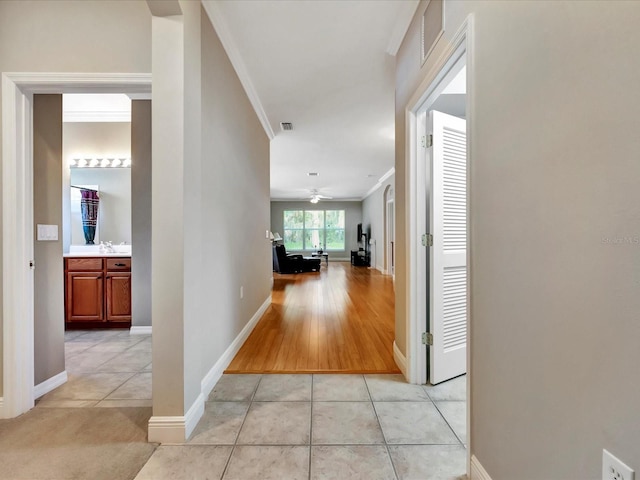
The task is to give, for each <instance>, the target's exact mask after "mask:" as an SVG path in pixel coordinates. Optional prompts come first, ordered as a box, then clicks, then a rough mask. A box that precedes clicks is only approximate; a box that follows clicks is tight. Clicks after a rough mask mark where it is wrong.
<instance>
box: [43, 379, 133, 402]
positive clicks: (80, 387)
mask: <svg viewBox="0 0 640 480" xmlns="http://www.w3.org/2000/svg"><path fill="white" fill-rule="evenodd" d="M131 376H132V374H130V373H93V374H87V375H83V376H80V377H72V378H70V379H69V381H68V382H67V383H65V384H64V385H61V386H59V387H58V388H56V389H55V390H53V391H52V392H49V393H47V394H46V395H45V396H44V397H43V400H102V399H103V398H105V397H106V396H107V395H109V394H110V393H111V392H113V391H114V390H115V389H117V388H118V387H119V386H120V385H122V384H123V383H124V382H126V381H127V380H128V379H129V378H130V377H131Z"/></svg>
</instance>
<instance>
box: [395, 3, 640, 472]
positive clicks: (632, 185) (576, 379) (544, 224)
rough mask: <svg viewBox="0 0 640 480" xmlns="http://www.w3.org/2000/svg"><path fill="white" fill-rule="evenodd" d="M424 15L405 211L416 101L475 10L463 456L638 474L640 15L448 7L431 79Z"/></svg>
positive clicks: (414, 69)
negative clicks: (605, 466)
mask: <svg viewBox="0 0 640 480" xmlns="http://www.w3.org/2000/svg"><path fill="white" fill-rule="evenodd" d="M424 8H425V4H424V3H422V4H421V6H420V7H419V10H418V12H417V16H416V18H415V20H414V22H413V24H412V26H411V29H410V31H409V32H408V34H407V36H406V37H405V39H404V42H403V45H402V47H401V50H400V52H399V54H398V57H397V90H396V91H397V95H396V106H397V110H396V113H397V128H396V147H397V151H396V187H397V195H396V198H397V199H398V200H400V199H404V194H405V186H404V178H405V151H404V142H405V127H404V119H405V113H404V112H405V108H406V107H407V102H408V100H409V97H410V96H411V95H412V94H413V92H414V91H415V90H416V88H417V86H418V85H419V83H420V82H421V81H422V80H423V79H424V78H425V75H426V74H427V72H429V71H430V70H431V69H432V67H433V65H434V59H437V58H439V57H440V55H441V54H442V52H443V51H444V48H445V47H446V46H447V44H448V42H450V41H451V39H452V37H453V35H454V34H455V32H456V31H457V30H458V28H459V27H460V25H461V24H462V22H463V20H464V19H465V18H466V16H467V15H468V14H469V13H474V30H475V34H474V35H475V39H474V52H473V59H474V66H473V68H471V69H469V75H470V78H471V82H472V86H473V90H472V92H473V94H474V96H473V98H472V102H473V107H472V110H471V111H470V112H468V114H469V115H468V120H469V127H470V141H471V149H470V151H471V155H472V157H471V159H470V209H471V210H470V222H471V225H470V251H471V264H470V272H471V280H470V281H471V284H470V295H471V298H470V301H471V331H470V348H471V375H470V380H471V391H470V401H471V438H470V448H471V453H472V454H474V455H475V456H476V457H477V458H478V459H479V461H480V462H481V464H482V465H483V466H484V467H485V469H486V470H487V472H488V473H489V475H490V476H491V477H492V478H493V479H494V480H502V479H513V478H517V479H522V480H534V479H535V480H541V479H545V480H560V479H569V478H571V479H577V478H580V479H585V480H596V479H600V478H601V458H602V449H603V448H607V449H608V450H610V451H611V452H613V453H614V454H615V455H616V456H618V457H619V458H620V459H622V460H623V461H625V462H626V463H628V464H629V465H630V466H631V467H632V468H634V469H635V471H636V472H638V471H640V442H639V441H638V437H639V436H640V416H639V415H638V412H639V410H638V405H640V383H639V382H637V381H635V379H637V376H638V375H637V365H638V363H639V362H640V350H639V349H638V338H640V322H639V321H638V312H639V311H640V295H638V288H639V285H640V281H639V279H640V255H639V252H640V250H639V248H640V247H639V245H638V241H637V239H638V236H639V235H640V223H639V221H638V205H639V204H640V189H638V185H640V162H639V161H638V152H639V151H640V137H639V136H638V134H637V132H638V131H640V117H639V116H638V115H637V112H636V111H635V110H634V109H633V108H632V109H629V108H628V107H629V105H639V104H640V90H639V89H638V88H637V86H638V84H639V83H640V64H639V63H638V62H637V61H635V59H636V58H637V45H638V42H639V41H640V33H639V30H638V28H637V25H638V20H639V19H640V3H638V2H613V1H611V2H575V1H563V2H529V1H521V2H477V1H460V2H446V4H445V8H446V14H445V18H446V26H445V34H444V36H443V38H442V39H441V40H440V42H439V43H438V45H437V47H436V49H435V50H434V52H433V54H432V55H431V57H430V59H428V60H427V62H426V63H425V64H424V66H422V67H421V65H420V62H419V59H420V54H419V48H420V43H419V32H420V24H419V18H420V15H421V13H422V11H424ZM594 132H595V133H594ZM532 139H537V140H532ZM398 207H399V208H398V216H397V219H398V221H400V222H402V220H403V218H404V211H405V209H404V201H403V202H402V205H400V204H399V205H398ZM401 227H402V226H401V225H399V232H398V233H400V232H401V231H402V228H401ZM625 238H626V239H627V240H625ZM400 266H401V264H399V265H398V270H400ZM402 276H403V275H402V274H401V272H399V271H398V272H397V275H396V293H397V302H396V304H397V305H403V304H404V302H405V300H406V282H405V281H404V279H402V281H398V280H399V279H401V278H402ZM397 322H398V326H399V327H401V328H397V329H396V342H398V344H399V345H402V347H401V348H402V349H403V350H404V324H405V322H406V317H405V315H404V311H403V309H402V308H399V309H398V316H397ZM401 342H402V343H401Z"/></svg>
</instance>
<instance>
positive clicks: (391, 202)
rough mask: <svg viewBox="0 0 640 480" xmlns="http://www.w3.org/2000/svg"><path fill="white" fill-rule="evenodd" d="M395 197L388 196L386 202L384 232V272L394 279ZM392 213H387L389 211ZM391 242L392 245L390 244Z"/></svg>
mask: <svg viewBox="0 0 640 480" xmlns="http://www.w3.org/2000/svg"><path fill="white" fill-rule="evenodd" d="M395 205H396V204H395V199H393V198H388V199H387V203H386V205H385V206H386V209H387V211H386V221H387V222H386V223H387V224H386V230H387V231H386V234H387V245H386V256H387V262H386V265H385V273H386V274H387V275H392V276H393V279H394V281H395V278H396V271H395V243H396V234H395V231H396V210H395V208H396V207H395ZM390 212H391V213H392V214H391V215H389V213H390ZM392 244H393V246H392Z"/></svg>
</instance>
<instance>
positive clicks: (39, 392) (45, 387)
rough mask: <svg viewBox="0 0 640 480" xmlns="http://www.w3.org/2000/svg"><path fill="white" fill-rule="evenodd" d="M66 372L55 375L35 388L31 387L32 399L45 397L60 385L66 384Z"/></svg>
mask: <svg viewBox="0 0 640 480" xmlns="http://www.w3.org/2000/svg"><path fill="white" fill-rule="evenodd" d="M67 379H68V377H67V371H66V370H65V371H62V372H60V373H59V374H57V375H54V376H53V377H51V378H49V379H47V380H45V381H44V382H42V383H39V384H38V385H36V386H35V387H33V396H34V398H40V397H41V396H43V395H46V394H47V393H49V392H50V391H51V390H55V389H56V388H58V387H59V386H60V385H64V384H65V383H67Z"/></svg>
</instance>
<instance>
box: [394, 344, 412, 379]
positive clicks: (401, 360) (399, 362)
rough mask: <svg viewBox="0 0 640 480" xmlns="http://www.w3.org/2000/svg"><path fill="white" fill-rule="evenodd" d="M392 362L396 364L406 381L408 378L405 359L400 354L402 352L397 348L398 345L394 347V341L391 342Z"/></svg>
mask: <svg viewBox="0 0 640 480" xmlns="http://www.w3.org/2000/svg"><path fill="white" fill-rule="evenodd" d="M393 360H394V361H395V362H396V365H397V366H398V368H399V369H400V371H401V372H402V375H404V378H405V379H407V380H408V378H407V357H405V356H404V355H403V354H402V352H401V351H400V349H399V348H398V345H396V342H395V340H394V341H393Z"/></svg>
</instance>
